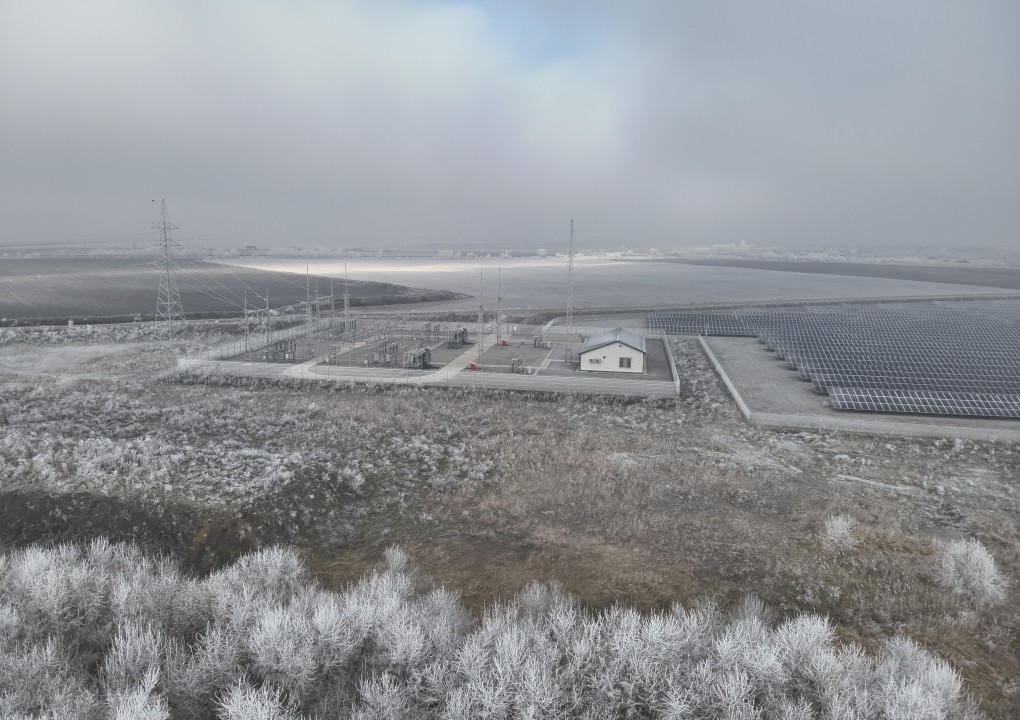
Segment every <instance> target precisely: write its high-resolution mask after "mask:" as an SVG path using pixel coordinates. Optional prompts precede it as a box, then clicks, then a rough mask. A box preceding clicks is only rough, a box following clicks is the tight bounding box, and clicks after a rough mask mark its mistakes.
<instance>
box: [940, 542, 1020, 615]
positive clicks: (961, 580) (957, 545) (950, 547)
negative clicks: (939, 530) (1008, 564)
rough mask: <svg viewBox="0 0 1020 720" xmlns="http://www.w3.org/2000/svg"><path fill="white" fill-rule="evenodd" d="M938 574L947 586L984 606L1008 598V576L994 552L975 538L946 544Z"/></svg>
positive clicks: (990, 605) (997, 603) (996, 603)
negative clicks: (1002, 569) (1004, 574)
mask: <svg viewBox="0 0 1020 720" xmlns="http://www.w3.org/2000/svg"><path fill="white" fill-rule="evenodd" d="M935 576H936V578H937V579H938V581H939V583H940V584H941V585H942V586H943V587H946V588H948V589H949V590H952V591H953V592H955V593H958V594H960V595H963V596H965V597H966V598H967V599H969V600H970V601H971V602H973V603H974V604H975V605H978V606H980V607H993V606H995V605H999V604H1001V603H1002V602H1003V601H1004V600H1005V599H1006V587H1007V582H1006V578H1005V577H1004V576H1003V575H1002V573H1000V572H999V569H998V568H997V567H996V565H995V558H993V557H992V554H991V553H990V552H988V550H987V549H986V548H985V546H984V545H982V544H981V542H980V541H978V540H975V539H974V538H970V539H967V540H953V541H952V542H949V543H946V544H945V545H943V546H942V553H941V554H940V555H939V559H938V567H937V568H936V570H935Z"/></svg>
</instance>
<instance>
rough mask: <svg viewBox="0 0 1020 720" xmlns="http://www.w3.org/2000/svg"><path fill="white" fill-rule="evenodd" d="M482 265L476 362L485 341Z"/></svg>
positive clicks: (479, 277)
mask: <svg viewBox="0 0 1020 720" xmlns="http://www.w3.org/2000/svg"><path fill="white" fill-rule="evenodd" d="M483 267H484V266H483V264H482V263H481V262H479V263H478V362H479V363H481V361H482V345H483V344H484V343H483V342H482V341H483V340H484V339H485V305H484V304H483V303H482V287H483V285H482V282H483V279H484V277H485V276H484V275H483V273H482V270H483Z"/></svg>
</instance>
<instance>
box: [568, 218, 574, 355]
mask: <svg viewBox="0 0 1020 720" xmlns="http://www.w3.org/2000/svg"><path fill="white" fill-rule="evenodd" d="M567 332H568V333H570V334H571V335H573V334H574V218H570V253H569V255H568V260H567Z"/></svg>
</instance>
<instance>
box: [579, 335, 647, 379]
mask: <svg viewBox="0 0 1020 720" xmlns="http://www.w3.org/2000/svg"><path fill="white" fill-rule="evenodd" d="M578 354H579V355H580V358H581V367H580V369H581V370H584V371H586V372H614V373H643V372H644V371H645V356H646V355H647V354H648V353H647V351H646V350H645V338H644V336H642V335H638V334H637V333H633V332H631V331H630V330H624V329H623V328H616V329H615V330H610V331H609V332H607V333H602V334H601V335H595V336H593V337H590V338H588V339H587V340H585V341H584V344H583V345H581V349H580V351H579V353H578Z"/></svg>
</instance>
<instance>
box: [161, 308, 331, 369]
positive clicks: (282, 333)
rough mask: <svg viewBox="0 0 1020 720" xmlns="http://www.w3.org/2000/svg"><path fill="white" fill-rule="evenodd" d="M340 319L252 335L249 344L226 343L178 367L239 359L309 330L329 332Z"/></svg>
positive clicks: (186, 358)
mask: <svg viewBox="0 0 1020 720" xmlns="http://www.w3.org/2000/svg"><path fill="white" fill-rule="evenodd" d="M339 321H340V318H332V317H329V318H324V319H322V320H317V321H315V322H313V323H312V324H311V326H309V325H308V324H307V323H302V324H301V325H295V326H293V327H289V328H284V329H283V330H273V331H271V332H268V333H264V332H262V333H252V334H251V335H250V336H249V338H248V341H247V343H245V341H244V340H235V341H234V342H230V343H224V344H223V345H217V346H215V347H211V348H209V349H207V350H203V351H202V352H200V353H198V354H197V355H193V356H191V357H185V358H181V359H179V360H178V361H177V366H178V367H180V368H187V367H191V366H192V365H191V364H190V363H193V362H198V361H206V360H226V359H227V358H233V357H237V356H239V355H243V354H244V353H245V352H256V351H258V350H259V349H261V348H264V347H266V346H267V345H271V344H273V343H275V342H279V341H280V340H288V339H290V338H299V337H305V336H307V335H309V334H310V333H309V330H311V332H312V333H317V332H322V331H323V330H329V329H330V328H332V327H333V326H334V323H336V322H339Z"/></svg>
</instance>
